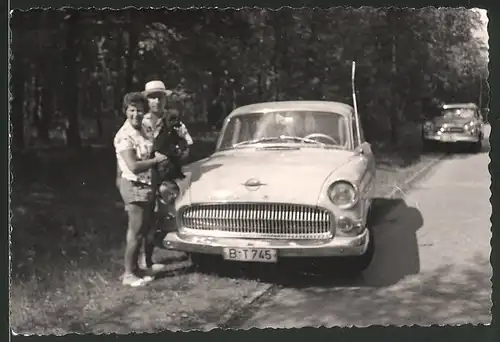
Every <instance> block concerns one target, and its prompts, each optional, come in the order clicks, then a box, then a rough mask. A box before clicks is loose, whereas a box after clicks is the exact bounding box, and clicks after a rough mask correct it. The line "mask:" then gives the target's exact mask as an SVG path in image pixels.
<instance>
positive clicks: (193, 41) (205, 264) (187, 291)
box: [10, 7, 492, 335]
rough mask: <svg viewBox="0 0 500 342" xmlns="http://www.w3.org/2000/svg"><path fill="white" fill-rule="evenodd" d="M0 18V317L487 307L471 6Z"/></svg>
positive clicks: (334, 315) (240, 316)
mask: <svg viewBox="0 0 500 342" xmlns="http://www.w3.org/2000/svg"><path fill="white" fill-rule="evenodd" d="M10 29H11V44H10V49H11V51H10V52H11V58H10V73H11V78H10V92H11V102H10V104H11V106H10V124H11V145H10V152H11V175H12V178H11V203H10V209H11V230H10V237H11V246H10V253H11V260H10V262H11V274H10V284H11V285H10V324H11V329H12V331H13V332H14V333H15V334H22V335H33V334H36V335H47V334H56V335H64V334H70V333H79V334H101V333H106V334H111V333H118V334H128V333H154V332H161V331H167V330H168V331H189V330H201V331H208V330H211V329H216V328H225V329H249V328H268V327H272V328H302V327H346V326H349V327H351V326H357V327H366V326H371V325H392V326H403V325H420V326H429V325H460V324H467V323H472V324H489V323H490V322H491V310H490V309H491V306H492V302H491V292H492V291H491V288H492V283H491V276H492V268H491V265H490V252H491V245H490V239H491V222H490V216H491V204H490V196H491V191H490V185H491V179H490V173H489V171H488V165H489V162H490V158H489V151H490V144H489V137H490V131H491V128H490V125H489V123H488V122H489V114H490V113H489V101H490V100H489V97H490V90H489V84H488V76H489V71H488V63H489V57H488V56H489V54H488V15H487V12H486V10H482V9H477V8H464V7H462V8H451V7H450V8H445V7H440V8H436V7H424V8H417V9H408V8H397V7H391V8H376V7H361V8H349V7H333V8H330V9H306V8H301V9H293V8H282V9H279V10H272V9H265V8H251V9H250V8H247V9H245V8H243V9H216V8H212V9H211V8H205V9H196V8H192V9H169V8H155V9H153V8H148V9H134V8H125V9H123V10H98V9H88V10H85V9H80V10H76V9H73V8H60V9H45V10H43V9H37V10H29V11H19V10H17V11H12V12H11V13H10Z"/></svg>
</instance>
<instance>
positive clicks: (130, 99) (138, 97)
mask: <svg viewBox="0 0 500 342" xmlns="http://www.w3.org/2000/svg"><path fill="white" fill-rule="evenodd" d="M129 106H134V107H139V108H141V109H143V110H144V112H147V111H148V100H147V99H146V97H145V96H144V95H143V94H142V93H139V92H131V93H127V94H125V96H124V97H123V112H124V113H125V112H126V111H127V108H128V107H129Z"/></svg>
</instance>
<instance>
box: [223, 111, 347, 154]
mask: <svg viewBox="0 0 500 342" xmlns="http://www.w3.org/2000/svg"><path fill="white" fill-rule="evenodd" d="M348 132H349V130H348V125H347V118H346V117H345V116H344V115H341V114H338V113H334V112H319V111H278V112H267V113H245V114H239V115H237V116H234V117H232V118H231V119H230V121H229V122H228V123H227V125H226V126H225V129H224V131H223V132H222V133H221V141H220V146H219V149H228V148H236V147H240V146H251V145H254V144H258V143H263V144H276V143H280V144H281V143H284V144H292V143H295V144H297V143H298V144H305V145H308V146H314V147H323V148H325V147H327V148H332V147H333V148H346V147H347V146H348V143H349V135H348Z"/></svg>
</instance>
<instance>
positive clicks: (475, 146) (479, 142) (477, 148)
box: [471, 136, 483, 153]
mask: <svg viewBox="0 0 500 342" xmlns="http://www.w3.org/2000/svg"><path fill="white" fill-rule="evenodd" d="M482 147H483V137H482V136H479V139H478V140H477V141H476V142H473V143H472V146H471V150H472V152H473V153H479V152H481V149H482Z"/></svg>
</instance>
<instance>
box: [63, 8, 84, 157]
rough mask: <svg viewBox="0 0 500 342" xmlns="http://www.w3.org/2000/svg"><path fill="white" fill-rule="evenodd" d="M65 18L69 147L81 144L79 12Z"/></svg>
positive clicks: (65, 82)
mask: <svg viewBox="0 0 500 342" xmlns="http://www.w3.org/2000/svg"><path fill="white" fill-rule="evenodd" d="M69 16H70V17H69V18H68V20H67V36H66V50H65V51H64V64H65V66H66V72H65V80H64V89H65V101H64V102H65V106H64V107H65V109H66V116H67V118H68V131H67V137H68V140H67V143H68V146H69V147H72V148H78V147H80V146H81V137H80V127H79V122H78V70H77V63H78V62H77V58H78V46H79V37H78V30H79V27H78V21H79V20H78V18H79V13H78V12H76V11H75V12H73V13H71V14H69Z"/></svg>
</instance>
